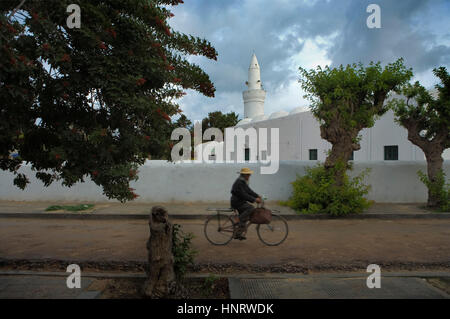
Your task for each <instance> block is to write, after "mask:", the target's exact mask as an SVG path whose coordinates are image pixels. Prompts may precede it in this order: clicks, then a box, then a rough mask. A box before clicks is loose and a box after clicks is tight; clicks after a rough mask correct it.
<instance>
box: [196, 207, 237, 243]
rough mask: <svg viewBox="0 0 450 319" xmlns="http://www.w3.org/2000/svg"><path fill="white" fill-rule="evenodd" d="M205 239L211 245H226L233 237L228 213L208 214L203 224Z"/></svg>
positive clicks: (232, 228) (232, 226)
mask: <svg viewBox="0 0 450 319" xmlns="http://www.w3.org/2000/svg"><path fill="white" fill-rule="evenodd" d="M203 230H204V233H205V237H206V239H207V240H208V241H209V242H210V243H211V244H213V245H218V246H219V245H226V244H228V243H229V242H230V241H231V240H232V239H233V233H234V225H233V222H232V220H231V218H230V217H229V216H228V215H224V214H217V215H213V216H210V217H209V218H208V219H207V220H206V222H205V226H204V229H203Z"/></svg>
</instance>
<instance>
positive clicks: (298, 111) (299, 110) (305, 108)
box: [289, 106, 308, 115]
mask: <svg viewBox="0 0 450 319" xmlns="http://www.w3.org/2000/svg"><path fill="white" fill-rule="evenodd" d="M307 111H308V108H307V107H306V106H299V107H296V108H295V109H293V110H292V111H290V112H289V115H291V114H297V113H303V112H307Z"/></svg>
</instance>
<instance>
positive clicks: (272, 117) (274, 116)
mask: <svg viewBox="0 0 450 319" xmlns="http://www.w3.org/2000/svg"><path fill="white" fill-rule="evenodd" d="M288 115H289V113H288V112H286V111H278V112H274V113H272V114H270V116H269V119H277V118H279V117H283V116H288Z"/></svg>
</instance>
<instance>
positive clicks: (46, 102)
mask: <svg viewBox="0 0 450 319" xmlns="http://www.w3.org/2000/svg"><path fill="white" fill-rule="evenodd" d="M72 2H73V1H71V0H47V1H41V0H27V1H22V2H21V4H22V6H21V7H20V8H19V9H18V10H14V9H15V8H16V6H17V5H18V4H19V1H8V0H6V1H0V169H2V170H9V171H11V172H13V173H14V174H15V175H16V177H15V179H14V184H15V185H17V186H19V187H20V188H22V189H23V188H25V186H26V184H27V183H28V178H27V176H25V175H23V174H21V173H20V172H19V169H20V166H21V165H22V163H23V162H27V163H30V164H31V167H32V169H33V170H34V171H36V177H37V178H39V179H40V180H42V181H43V183H44V185H45V186H48V185H50V184H51V183H52V182H53V181H55V180H61V181H62V183H63V185H65V186H72V185H73V184H75V183H77V182H82V181H83V180H84V178H86V176H88V177H90V178H91V179H92V180H93V181H94V182H95V183H96V184H97V185H99V186H101V187H103V192H104V194H105V195H106V196H107V197H109V198H116V199H118V200H120V201H126V200H131V199H133V198H135V197H136V196H137V195H136V194H134V192H133V189H131V188H129V182H130V181H133V180H136V179H137V171H136V170H137V168H138V166H139V165H141V164H143V163H144V161H145V160H146V158H148V156H149V155H151V156H152V157H154V158H170V145H171V142H170V133H171V130H172V128H173V127H172V126H171V124H170V122H171V117H172V116H173V115H175V114H177V113H179V112H182V111H181V110H180V108H179V106H178V104H177V103H176V99H177V98H180V97H182V96H183V95H184V94H185V89H193V90H196V91H198V92H201V93H202V94H204V95H206V96H209V97H212V96H214V92H215V88H214V86H213V84H212V83H211V81H210V79H209V77H208V75H207V74H206V73H204V72H203V70H201V68H200V67H198V66H197V65H195V64H193V63H190V62H189V61H188V60H187V56H188V55H191V54H192V55H202V56H205V57H207V58H209V59H216V58H217V52H216V51H215V49H214V48H213V47H212V46H211V44H210V43H209V42H208V41H207V40H204V39H200V38H196V37H193V36H190V35H185V34H182V33H179V32H176V31H174V30H172V28H171V27H170V26H169V24H168V19H170V18H171V17H172V16H173V14H172V13H171V11H170V6H171V5H177V4H179V3H182V2H183V1H182V0H158V1H157V0H128V1H121V0H101V1H100V0H78V1H76V4H77V5H78V6H79V7H80V10H81V12H80V13H81V17H80V19H81V20H80V22H81V24H80V28H76V27H74V28H71V27H69V26H68V25H67V18H68V16H69V13H67V8H68V6H69V4H71V3H72ZM12 151H17V152H18V154H19V156H18V157H17V158H11V157H10V156H9V155H10V153H11V152H12Z"/></svg>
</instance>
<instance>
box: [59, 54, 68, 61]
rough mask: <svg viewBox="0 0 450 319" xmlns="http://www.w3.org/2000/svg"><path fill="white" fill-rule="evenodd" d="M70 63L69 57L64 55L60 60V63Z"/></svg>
mask: <svg viewBox="0 0 450 319" xmlns="http://www.w3.org/2000/svg"><path fill="white" fill-rule="evenodd" d="M69 61H70V56H69V55H68V54H67V53H65V54H64V55H63V56H62V58H61V62H69Z"/></svg>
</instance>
